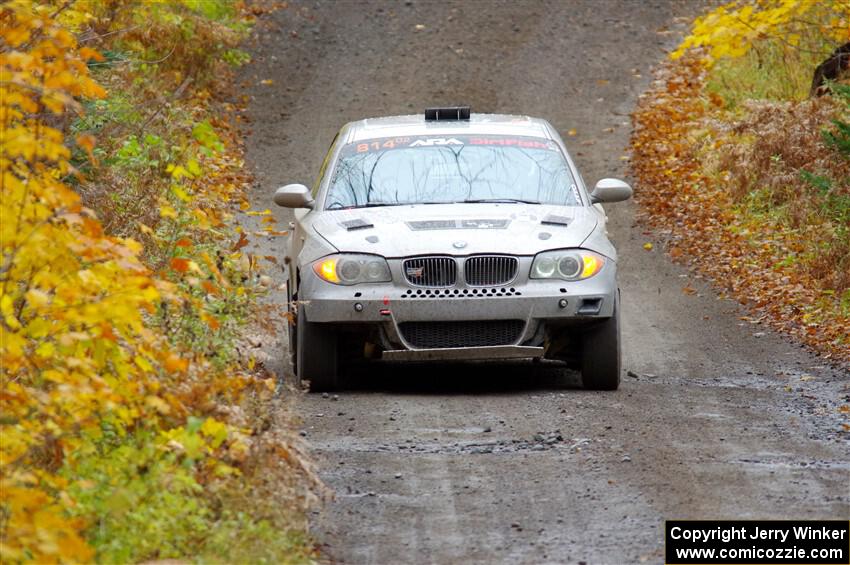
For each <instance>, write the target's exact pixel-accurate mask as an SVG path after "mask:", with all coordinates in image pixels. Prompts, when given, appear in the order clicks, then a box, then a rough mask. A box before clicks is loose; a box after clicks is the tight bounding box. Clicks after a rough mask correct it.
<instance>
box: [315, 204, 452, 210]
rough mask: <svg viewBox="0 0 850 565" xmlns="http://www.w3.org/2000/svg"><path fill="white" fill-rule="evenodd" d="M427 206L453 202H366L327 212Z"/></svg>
mask: <svg viewBox="0 0 850 565" xmlns="http://www.w3.org/2000/svg"><path fill="white" fill-rule="evenodd" d="M427 204H453V202H368V203H366V204H360V205H358V206H343V207H340V208H328V209H329V210H355V209H357V208H377V207H379V206H422V205H427Z"/></svg>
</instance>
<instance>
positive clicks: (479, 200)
mask: <svg viewBox="0 0 850 565" xmlns="http://www.w3.org/2000/svg"><path fill="white" fill-rule="evenodd" d="M457 203H458V204H542V202H537V201H536V200H522V199H520V198H475V199H470V200H460V201H459V202H457Z"/></svg>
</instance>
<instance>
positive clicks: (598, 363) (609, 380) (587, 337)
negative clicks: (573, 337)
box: [581, 293, 622, 390]
mask: <svg viewBox="0 0 850 565" xmlns="http://www.w3.org/2000/svg"><path fill="white" fill-rule="evenodd" d="M581 349H582V351H581V381H582V384H583V385H584V388H586V389H589V390H617V388H618V387H619V386H620V371H621V365H622V353H621V350H620V296H619V293H618V294H617V300H616V302H615V303H614V312H613V314H612V315H611V317H610V318H608V319H607V320H605V321H604V322H601V323H599V324H597V325H595V326H592V327H590V328H588V329H587V331H585V332H584V333H583V335H582V342H581Z"/></svg>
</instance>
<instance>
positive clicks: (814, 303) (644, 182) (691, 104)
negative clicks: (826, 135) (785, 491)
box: [631, 54, 850, 362]
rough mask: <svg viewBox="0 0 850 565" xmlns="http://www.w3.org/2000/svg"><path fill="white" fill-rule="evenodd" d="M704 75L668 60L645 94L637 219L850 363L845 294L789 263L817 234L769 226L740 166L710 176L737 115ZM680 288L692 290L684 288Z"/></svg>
mask: <svg viewBox="0 0 850 565" xmlns="http://www.w3.org/2000/svg"><path fill="white" fill-rule="evenodd" d="M705 81H706V69H705V67H704V66H703V64H702V62H701V60H700V59H699V56H698V54H691V55H689V56H685V57H683V58H681V59H679V60H677V61H675V62H670V63H668V64H666V65H665V66H664V67H663V68H662V69H661V70H660V71H659V72H658V74H657V76H656V81H655V82H654V83H653V86H652V87H651V88H650V90H649V91H648V92H647V93H646V94H645V95H644V96H642V97H641V99H640V103H639V105H638V109H637V110H636V112H635V113H634V114H633V117H632V119H633V123H634V127H635V133H634V135H633V136H632V139H631V149H632V163H631V171H632V174H633V175H634V176H635V177H636V178H637V179H638V184H637V186H638V191H637V198H636V199H637V200H638V202H639V205H640V208H641V210H640V212H639V218H640V220H641V221H642V222H644V223H646V224H648V225H650V226H652V227H654V228H656V229H658V230H659V231H661V232H663V234H664V236H665V237H666V238H667V239H668V241H669V248H668V249H669V254H670V256H671V257H672V258H673V259H675V260H677V261H685V260H688V261H689V262H690V264H692V265H693V266H694V267H695V268H696V270H697V271H698V272H699V273H700V274H703V275H706V276H707V277H709V278H710V279H712V280H713V281H714V283H715V285H717V286H718V287H719V289H720V290H721V291H723V292H728V293H729V294H731V295H733V296H734V297H735V298H737V299H738V300H739V301H740V302H741V303H743V304H745V305H747V306H749V307H750V308H752V309H753V310H755V311H758V312H759V314H760V316H763V317H764V319H765V321H766V322H767V323H769V324H770V325H771V326H772V327H774V328H776V329H778V330H780V331H782V332H785V333H788V334H791V335H792V336H794V337H795V338H797V339H798V340H800V341H802V342H804V343H806V344H807V345H809V346H811V347H813V348H814V349H816V350H817V351H819V352H820V353H821V354H822V355H825V356H827V357H831V358H832V359H834V360H837V361H844V362H850V331H848V328H850V318H848V315H847V314H846V313H842V309H841V305H840V293H836V294H829V293H823V292H822V290H828V289H824V287H823V286H822V283H821V282H820V281H819V280H818V279H815V278H813V277H812V276H811V275H810V274H808V273H807V272H806V271H804V270H803V269H800V268H799V265H798V264H796V263H795V262H794V261H793V257H794V256H795V255H799V254H800V253H802V250H803V249H806V247H805V246H806V239H805V238H812V235H813V234H812V233H811V232H807V231H806V230H805V229H804V228H801V229H798V230H795V231H793V232H791V231H788V232H781V231H770V232H768V231H766V226H768V224H767V223H766V222H765V221H764V218H756V217H752V216H749V215H748V214H747V213H746V209H745V208H744V207H742V206H741V205H740V204H739V203H738V201H737V200H736V195H735V194H733V193H732V191H731V189H732V187H734V186H736V183H738V182H742V181H743V180H745V179H744V178H743V177H741V176H740V175H741V174H743V172H742V171H738V172H736V170H735V169H734V168H733V167H729V168H727V171H726V173H727V174H724V175H718V174H708V173H707V169H706V167H707V166H708V164H709V163H716V162H717V161H718V151H719V149H717V147H716V146H715V142H717V141H718V140H720V139H722V136H721V134H720V133H718V132H717V128H718V124H725V125H723V126H722V128H723V129H724V131H729V130H732V128H733V127H734V124H731V125H730V124H728V123H725V122H724V120H730V119H732V118H730V117H728V116H726V115H724V114H723V110H722V108H718V107H717V105H716V104H715V103H714V102H713V101H712V100H711V97H710V96H708V95H707V94H706V93H705V89H704V85H705ZM778 115H779V114H776V113H774V114H763V115H762V116H761V118H760V120H761V121H762V122H764V121H765V120H767V119H776V117H777V116H778ZM798 121H799V120H798ZM808 127H809V128H810V133H809V135H811V136H814V137H815V138H819V136H820V128H821V127H823V126H822V125H820V123H819V122H818V121H812V122H811V123H810V125H809V126H808ZM786 145H788V147H789V148H793V147H797V146H798V144H797V143H796V142H795V143H786ZM762 157H763V158H764V159H765V161H764V162H765V163H766V165H765V166H767V167H774V168H775V167H776V164H775V163H772V162H771V160H770V158H771V155H762ZM733 162H740V160H738V161H733ZM748 174H752V173H751V171H750V172H749V173H748ZM682 292H683V293H685V294H686V295H693V294H695V293H696V290H695V289H693V288H692V287H691V286H690V285H688V286H686V287H684V288H683V290H682Z"/></svg>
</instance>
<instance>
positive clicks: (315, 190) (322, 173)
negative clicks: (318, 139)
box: [310, 133, 339, 200]
mask: <svg viewBox="0 0 850 565" xmlns="http://www.w3.org/2000/svg"><path fill="white" fill-rule="evenodd" d="M338 137H339V133H337V134H336V135H335V136H334V140H333V141H331V146H330V147H328V153H327V155H325V160H324V161H322V166H321V167H319V175H318V176H317V177H316V182H314V183H313V189H312V190H311V191H310V192H311V193H312V195H313V199H314V200H315V199H316V198H317V197H318V195H319V187H320V186H322V179H323V178H325V173H326V172H327V169H328V165H329V164H330V162H331V155H333V152H334V145H336V140H337V138H338Z"/></svg>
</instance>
